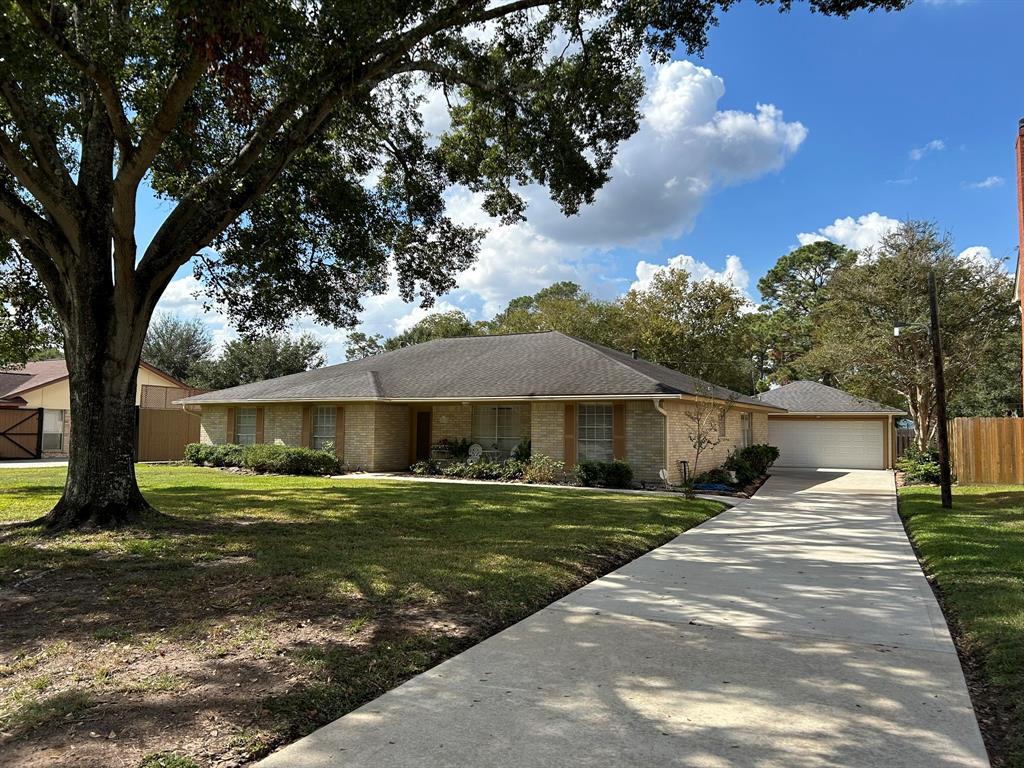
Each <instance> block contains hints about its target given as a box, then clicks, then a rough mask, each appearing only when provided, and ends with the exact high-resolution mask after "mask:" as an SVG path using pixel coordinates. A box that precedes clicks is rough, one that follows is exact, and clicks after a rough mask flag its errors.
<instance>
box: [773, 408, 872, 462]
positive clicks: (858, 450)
mask: <svg viewBox="0 0 1024 768" xmlns="http://www.w3.org/2000/svg"><path fill="white" fill-rule="evenodd" d="M768 442H769V443H770V444H771V445H774V446H776V447H778V449H779V460H778V461H777V462H776V464H778V465H779V466H780V467H836V468H838V469H882V468H883V465H884V455H883V454H884V444H885V422H884V421H883V420H865V419H822V420H820V421H818V420H814V421H812V420H802V419H784V418H774V419H773V418H769V419H768Z"/></svg>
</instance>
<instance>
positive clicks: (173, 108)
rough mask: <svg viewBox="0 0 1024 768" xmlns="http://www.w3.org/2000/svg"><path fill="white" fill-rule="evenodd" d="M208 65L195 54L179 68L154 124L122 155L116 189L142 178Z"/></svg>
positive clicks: (168, 87) (204, 58) (155, 116)
mask: <svg viewBox="0 0 1024 768" xmlns="http://www.w3.org/2000/svg"><path fill="white" fill-rule="evenodd" d="M208 65H209V62H208V60H207V58H206V57H205V56H203V55H201V54H198V53H196V54H194V55H193V56H192V58H191V59H189V61H188V63H187V64H185V66H183V67H182V68H181V69H179V70H178V71H177V72H176V73H175V75H174V78H173V79H172V80H171V83H170V85H169V86H167V92H166V93H165V94H164V98H163V100H162V101H161V103H160V107H159V108H158V109H157V111H156V114H155V115H153V122H152V123H150V125H149V127H148V128H146V130H145V131H144V132H143V134H142V138H140V139H139V145H138V147H136V148H135V149H134V150H132V151H131V152H128V153H127V154H126V155H125V160H124V162H123V163H122V164H121V168H120V170H118V172H117V178H116V179H115V183H116V184H117V185H118V186H122V185H128V186H131V187H133V188H134V187H135V186H136V185H137V184H138V183H139V181H141V179H142V177H143V176H144V175H145V173H146V171H147V170H148V169H149V166H150V165H151V164H152V163H153V160H154V159H155V158H156V155H157V153H158V152H159V151H160V147H161V146H163V143H164V140H165V139H166V138H167V137H168V136H169V135H170V133H171V131H173V130H174V127H175V126H176V125H177V124H178V118H180V117H181V112H182V110H183V109H184V108H185V104H186V103H187V102H188V99H189V97H190V96H191V95H192V92H193V91H194V90H195V87H196V84H197V83H198V82H199V79H200V78H201V77H202V76H203V73H205V72H206V68H207V66H208Z"/></svg>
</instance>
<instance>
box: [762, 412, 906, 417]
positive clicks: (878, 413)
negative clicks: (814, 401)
mask: <svg viewBox="0 0 1024 768" xmlns="http://www.w3.org/2000/svg"><path fill="white" fill-rule="evenodd" d="M770 415H772V416H877V417H882V416H893V417H901V416H906V415H907V412H906V411H783V412H782V413H773V414H770Z"/></svg>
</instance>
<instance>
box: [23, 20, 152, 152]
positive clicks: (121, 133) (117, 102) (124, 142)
mask: <svg viewBox="0 0 1024 768" xmlns="http://www.w3.org/2000/svg"><path fill="white" fill-rule="evenodd" d="M17 3H18V6H19V7H20V8H21V12H22V13H24V14H25V17H26V18H27V19H28V21H29V23H30V24H31V25H32V27H33V28H34V29H35V30H36V32H38V33H39V34H40V35H41V36H42V37H43V39H44V40H46V41H47V42H48V43H49V44H50V45H51V46H52V47H53V48H54V49H55V50H56V51H57V52H58V53H60V54H61V55H62V56H63V57H64V58H65V59H67V60H68V61H69V62H70V63H71V64H72V66H74V67H75V68H76V69H77V70H78V71H79V72H81V73H82V74H83V75H85V76H86V77H88V78H89V79H90V80H92V81H93V82H94V83H95V84H96V87H97V88H98V89H99V92H100V96H101V98H102V99H103V104H104V107H105V108H106V111H107V114H108V115H109V116H110V124H111V129H112V130H113V132H114V138H115V139H116V140H117V144H118V147H120V149H121V154H122V155H123V156H127V155H128V154H130V152H131V150H132V128H131V123H129V122H128V117H127V115H126V114H125V111H124V106H123V105H122V104H121V98H120V96H119V95H118V92H117V85H116V84H115V83H114V79H113V78H112V77H111V76H110V73H108V72H107V71H106V70H105V69H103V68H102V67H101V66H100V65H99V64H98V63H97V62H95V61H93V60H91V59H90V58H88V57H87V56H86V55H85V54H83V53H82V52H81V51H80V50H78V48H77V47H76V46H75V44H74V43H72V42H71V41H70V40H68V38H67V36H66V35H65V34H64V33H63V32H61V31H60V30H59V29H57V27H55V26H54V25H53V24H51V23H50V22H49V20H47V18H46V17H45V16H44V15H43V14H42V13H41V12H40V11H39V9H38V8H37V7H36V6H35V5H34V4H33V3H32V2H31V0H17Z"/></svg>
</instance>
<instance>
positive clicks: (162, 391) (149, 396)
mask: <svg viewBox="0 0 1024 768" xmlns="http://www.w3.org/2000/svg"><path fill="white" fill-rule="evenodd" d="M140 389H141V392H140V393H139V407H140V408H168V409H171V410H175V409H178V408H180V406H177V405H175V404H174V401H175V400H181V399H183V398H186V397H192V395H198V394H200V393H201V392H202V391H203V390H201V389H193V388H191V387H160V386H157V385H156V384H143V385H142V387H140Z"/></svg>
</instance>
